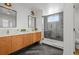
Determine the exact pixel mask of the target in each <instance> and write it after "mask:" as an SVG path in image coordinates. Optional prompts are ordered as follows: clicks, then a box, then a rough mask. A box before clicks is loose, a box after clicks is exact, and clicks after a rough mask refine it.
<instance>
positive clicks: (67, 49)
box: [63, 3, 75, 55]
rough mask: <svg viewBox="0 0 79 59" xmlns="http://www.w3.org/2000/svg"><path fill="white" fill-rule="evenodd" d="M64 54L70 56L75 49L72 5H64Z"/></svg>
mask: <svg viewBox="0 0 79 59" xmlns="http://www.w3.org/2000/svg"><path fill="white" fill-rule="evenodd" d="M63 34H64V53H63V54H65V55H72V54H73V52H74V48H75V42H74V35H73V4H70V3H69V4H68V3H67V4H65V5H64V33H63Z"/></svg>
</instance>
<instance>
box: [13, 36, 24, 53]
mask: <svg viewBox="0 0 79 59" xmlns="http://www.w3.org/2000/svg"><path fill="white" fill-rule="evenodd" d="M21 48H23V35H16V36H13V37H12V52H14V51H17V50H19V49H21Z"/></svg>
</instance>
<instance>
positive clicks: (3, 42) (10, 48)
mask: <svg viewBox="0 0 79 59" xmlns="http://www.w3.org/2000/svg"><path fill="white" fill-rule="evenodd" d="M40 39H41V32H36V33H28V34H20V35H14V36H5V37H0V55H7V54H10V53H13V52H15V51H17V50H20V49H22V48H24V47H27V46H29V45H32V44H33V43H35V42H39V41H40Z"/></svg>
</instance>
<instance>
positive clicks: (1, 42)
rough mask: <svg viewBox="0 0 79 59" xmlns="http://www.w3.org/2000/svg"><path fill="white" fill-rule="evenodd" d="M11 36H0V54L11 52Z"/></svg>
mask: <svg viewBox="0 0 79 59" xmlns="http://www.w3.org/2000/svg"><path fill="white" fill-rule="evenodd" d="M11 42H12V41H11V37H0V54H1V55H6V54H9V53H10V52H11Z"/></svg>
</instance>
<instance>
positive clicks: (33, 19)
mask: <svg viewBox="0 0 79 59" xmlns="http://www.w3.org/2000/svg"><path fill="white" fill-rule="evenodd" d="M28 28H32V29H34V30H37V28H36V17H34V16H31V15H29V16H28Z"/></svg>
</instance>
